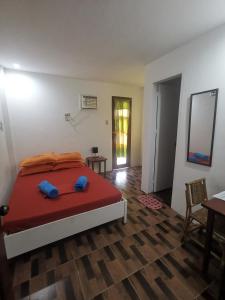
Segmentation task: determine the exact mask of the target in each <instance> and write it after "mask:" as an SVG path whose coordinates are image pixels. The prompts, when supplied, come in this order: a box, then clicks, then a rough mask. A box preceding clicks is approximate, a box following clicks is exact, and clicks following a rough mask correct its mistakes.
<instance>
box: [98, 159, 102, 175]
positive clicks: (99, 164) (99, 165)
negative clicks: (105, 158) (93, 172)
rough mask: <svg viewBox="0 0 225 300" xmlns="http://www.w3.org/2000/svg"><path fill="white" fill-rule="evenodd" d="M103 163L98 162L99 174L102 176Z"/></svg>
mask: <svg viewBox="0 0 225 300" xmlns="http://www.w3.org/2000/svg"><path fill="white" fill-rule="evenodd" d="M101 163H102V162H101V161H99V162H98V173H99V174H101Z"/></svg>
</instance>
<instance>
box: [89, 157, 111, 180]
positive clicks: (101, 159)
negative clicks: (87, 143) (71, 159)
mask: <svg viewBox="0 0 225 300" xmlns="http://www.w3.org/2000/svg"><path fill="white" fill-rule="evenodd" d="M86 160H87V164H88V167H90V164H91V168H92V170H93V171H94V169H95V163H97V164H98V173H99V174H100V173H101V163H102V162H104V177H105V175H106V161H107V158H105V157H104V156H89V157H87V158H86Z"/></svg>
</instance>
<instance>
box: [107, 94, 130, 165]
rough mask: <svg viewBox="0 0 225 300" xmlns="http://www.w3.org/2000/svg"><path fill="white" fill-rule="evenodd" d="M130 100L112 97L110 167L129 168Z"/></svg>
mask: <svg viewBox="0 0 225 300" xmlns="http://www.w3.org/2000/svg"><path fill="white" fill-rule="evenodd" d="M131 107H132V101H131V98H126V97H115V96H114V97H112V166H113V169H119V168H125V167H129V166H130V153H131Z"/></svg>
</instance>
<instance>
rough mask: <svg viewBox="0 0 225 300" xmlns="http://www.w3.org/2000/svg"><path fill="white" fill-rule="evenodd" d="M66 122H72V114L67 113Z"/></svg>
mask: <svg viewBox="0 0 225 300" xmlns="http://www.w3.org/2000/svg"><path fill="white" fill-rule="evenodd" d="M65 120H66V121H67V122H68V121H70V120H71V114H70V113H66V114H65Z"/></svg>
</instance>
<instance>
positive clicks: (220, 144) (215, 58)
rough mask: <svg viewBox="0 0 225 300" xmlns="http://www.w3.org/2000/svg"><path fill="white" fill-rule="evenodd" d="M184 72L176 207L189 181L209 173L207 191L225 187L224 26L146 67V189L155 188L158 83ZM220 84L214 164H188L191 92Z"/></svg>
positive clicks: (181, 208) (181, 204) (182, 206)
mask: <svg viewBox="0 0 225 300" xmlns="http://www.w3.org/2000/svg"><path fill="white" fill-rule="evenodd" d="M180 73H182V82H181V96H180V107H179V120H178V135H177V148H176V160H175V172H174V184H173V195H172V207H173V208H174V209H175V210H176V211H178V212H179V213H181V214H184V210H185V193H184V189H185V187H184V183H185V182H188V181H190V180H193V179H196V178H199V177H206V178H207V187H208V194H209V196H211V195H212V194H213V193H215V192H219V191H221V190H224V189H225V151H224V149H225V130H224V122H225V117H224V116H225V26H222V27H220V28H218V29H216V30H215V31H213V32H210V33H208V34H205V35H203V36H201V37H200V38H199V39H197V40H194V41H192V42H191V43H189V44H187V45H185V46H183V47H181V48H178V49H176V50H175V51H173V52H171V53H169V54H168V55H166V56H164V57H162V58H160V59H158V60H156V61H154V62H152V63H151V64H149V65H147V66H146V70H145V94H144V103H143V112H144V115H143V160H142V165H143V175H142V189H143V190H144V191H145V192H150V191H151V190H152V178H153V174H152V171H153V154H154V128H155V126H154V124H155V106H156V101H155V92H154V88H153V83H154V82H158V81H160V80H163V79H166V78H169V77H171V76H174V75H176V74H180ZM214 88H219V97H218V107H217V121H216V127H215V140H214V153H213V160H212V167H211V168H209V167H206V166H200V165H195V164H192V163H188V162H186V148H187V135H188V115H189V105H190V94H192V93H195V92H200V91H204V90H209V89H214Z"/></svg>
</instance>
